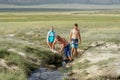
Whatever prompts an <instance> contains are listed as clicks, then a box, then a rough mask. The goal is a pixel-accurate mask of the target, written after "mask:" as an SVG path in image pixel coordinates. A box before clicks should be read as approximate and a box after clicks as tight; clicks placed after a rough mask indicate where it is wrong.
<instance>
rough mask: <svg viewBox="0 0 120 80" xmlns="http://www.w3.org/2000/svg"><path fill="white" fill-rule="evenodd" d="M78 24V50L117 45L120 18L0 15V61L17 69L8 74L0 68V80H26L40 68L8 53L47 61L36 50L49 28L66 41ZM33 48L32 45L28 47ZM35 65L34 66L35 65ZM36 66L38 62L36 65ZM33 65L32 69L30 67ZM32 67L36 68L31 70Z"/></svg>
mask: <svg viewBox="0 0 120 80" xmlns="http://www.w3.org/2000/svg"><path fill="white" fill-rule="evenodd" d="M74 23H78V24H79V28H80V31H81V37H82V44H80V45H79V48H80V49H85V48H86V47H88V46H89V44H90V43H93V42H98V41H105V42H115V43H120V15H119V14H109V13H108V14H103V13H99V14H95V13H92V14H91V13H88V12H86V13H85V12H84V13H81V12H61V13H59V12H55V13H54V12H46V13H45V12H41V13H40V12H36V13H35V12H31V13H30V12H21V13H19V12H15V13H14V12H11V13H9V12H1V13H0V59H1V60H2V59H4V60H5V61H6V64H7V65H9V66H11V65H14V66H17V67H18V68H19V69H16V70H13V71H12V70H9V69H7V68H6V67H5V66H0V80H2V79H3V78H4V80H27V77H28V74H29V73H30V72H31V70H34V69H36V68H38V67H39V65H36V64H34V63H35V62H34V61H32V62H29V59H24V58H22V57H21V56H19V55H17V54H13V53H11V52H9V51H7V50H8V49H11V48H12V49H15V50H18V51H21V52H24V53H25V54H27V55H28V56H32V57H35V58H36V59H38V60H44V59H46V60H47V59H48V61H49V56H46V54H48V53H51V52H49V51H48V50H47V49H45V48H44V49H41V48H39V47H38V46H44V47H48V46H47V45H46V35H47V31H48V30H49V27H50V26H54V29H55V32H56V33H57V34H59V35H60V36H63V37H65V38H66V39H67V40H69V33H70V30H71V29H72V28H73V24H74ZM30 44H34V45H32V46H31V45H30ZM36 63H37V62H36ZM38 64H40V62H39V61H38ZM30 65H33V66H30ZM34 65H35V66H34Z"/></svg>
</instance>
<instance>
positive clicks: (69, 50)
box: [63, 44, 71, 57]
mask: <svg viewBox="0 0 120 80" xmlns="http://www.w3.org/2000/svg"><path fill="white" fill-rule="evenodd" d="M63 51H64V55H65V56H67V57H68V56H71V48H70V44H68V45H67V46H66V47H65V48H64V50H63Z"/></svg>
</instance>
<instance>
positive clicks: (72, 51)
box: [71, 48, 74, 57]
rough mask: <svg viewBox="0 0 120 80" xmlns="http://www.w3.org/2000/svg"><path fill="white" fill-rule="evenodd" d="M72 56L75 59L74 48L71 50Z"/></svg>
mask: <svg viewBox="0 0 120 80" xmlns="http://www.w3.org/2000/svg"><path fill="white" fill-rule="evenodd" d="M71 56H72V57H74V48H72V49H71Z"/></svg>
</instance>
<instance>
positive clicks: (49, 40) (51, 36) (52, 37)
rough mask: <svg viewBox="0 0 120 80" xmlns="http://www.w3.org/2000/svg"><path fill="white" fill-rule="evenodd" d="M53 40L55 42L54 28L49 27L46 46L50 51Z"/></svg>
mask: <svg viewBox="0 0 120 80" xmlns="http://www.w3.org/2000/svg"><path fill="white" fill-rule="evenodd" d="M54 40H55V32H54V28H53V27H50V30H49V31H48V34H47V44H48V46H49V47H50V48H51V49H52V44H53V42H54Z"/></svg>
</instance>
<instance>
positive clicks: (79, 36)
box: [78, 30, 82, 43]
mask: <svg viewBox="0 0 120 80" xmlns="http://www.w3.org/2000/svg"><path fill="white" fill-rule="evenodd" d="M78 38H79V40H80V43H81V42H82V40H81V35H80V30H79V31H78Z"/></svg>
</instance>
